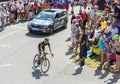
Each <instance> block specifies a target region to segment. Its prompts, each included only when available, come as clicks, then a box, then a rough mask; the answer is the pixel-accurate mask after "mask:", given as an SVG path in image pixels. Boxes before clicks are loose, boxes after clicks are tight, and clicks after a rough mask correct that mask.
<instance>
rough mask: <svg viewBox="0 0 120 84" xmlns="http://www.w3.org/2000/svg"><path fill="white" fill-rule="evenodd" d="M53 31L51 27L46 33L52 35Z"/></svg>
mask: <svg viewBox="0 0 120 84" xmlns="http://www.w3.org/2000/svg"><path fill="white" fill-rule="evenodd" d="M53 31H54V30H53V27H50V30H49V33H48V34H49V35H51V34H53Z"/></svg>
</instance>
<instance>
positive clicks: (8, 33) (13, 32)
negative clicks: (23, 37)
mask: <svg viewBox="0 0 120 84" xmlns="http://www.w3.org/2000/svg"><path fill="white" fill-rule="evenodd" d="M16 32H17V31H13V32H11V33H8V34H6V35H4V36H2V37H0V39H3V38H6V37H7V36H10V35H12V34H14V33H16Z"/></svg>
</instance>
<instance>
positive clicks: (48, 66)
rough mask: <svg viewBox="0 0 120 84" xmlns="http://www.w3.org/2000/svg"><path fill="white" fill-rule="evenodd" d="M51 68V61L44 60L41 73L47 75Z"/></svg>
mask: <svg viewBox="0 0 120 84" xmlns="http://www.w3.org/2000/svg"><path fill="white" fill-rule="evenodd" d="M49 68H50V61H49V60H48V59H47V58H46V59H43V60H42V63H41V71H42V73H46V72H47V71H48V70H49Z"/></svg>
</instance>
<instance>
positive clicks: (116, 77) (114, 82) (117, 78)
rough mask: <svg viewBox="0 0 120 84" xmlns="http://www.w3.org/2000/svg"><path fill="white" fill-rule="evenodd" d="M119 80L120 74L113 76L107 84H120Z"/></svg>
mask: <svg viewBox="0 0 120 84" xmlns="http://www.w3.org/2000/svg"><path fill="white" fill-rule="evenodd" d="M119 79H120V74H113V75H112V78H109V79H108V80H106V81H105V82H107V84H118V83H117V81H118V80H119Z"/></svg>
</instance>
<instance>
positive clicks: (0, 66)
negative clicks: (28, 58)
mask: <svg viewBox="0 0 120 84" xmlns="http://www.w3.org/2000/svg"><path fill="white" fill-rule="evenodd" d="M11 65H12V64H2V65H0V68H2V67H10V66H11Z"/></svg>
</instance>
